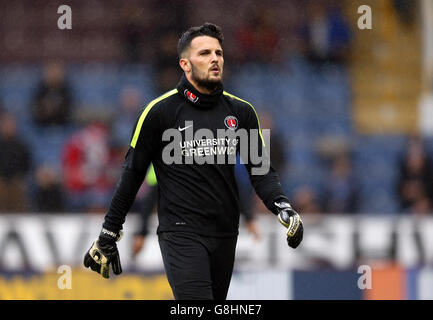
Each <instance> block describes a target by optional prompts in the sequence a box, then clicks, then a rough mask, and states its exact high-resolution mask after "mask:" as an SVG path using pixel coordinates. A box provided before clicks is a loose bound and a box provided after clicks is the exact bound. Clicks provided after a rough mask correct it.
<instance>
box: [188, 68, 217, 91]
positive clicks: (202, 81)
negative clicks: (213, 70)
mask: <svg viewBox="0 0 433 320" xmlns="http://www.w3.org/2000/svg"><path fill="white" fill-rule="evenodd" d="M220 74H221V77H220V78H219V79H209V77H206V76H205V75H203V76H201V75H200V74H199V72H197V69H196V68H195V67H194V65H193V64H192V63H191V77H192V78H193V79H194V81H195V82H196V83H197V85H199V86H200V87H203V88H206V89H208V90H209V91H213V90H215V89H216V88H217V87H218V86H219V85H220V84H222V71H221V70H220Z"/></svg>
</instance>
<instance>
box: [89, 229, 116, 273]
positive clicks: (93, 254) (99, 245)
mask: <svg viewBox="0 0 433 320" xmlns="http://www.w3.org/2000/svg"><path fill="white" fill-rule="evenodd" d="M107 231H108V230H105V229H102V231H101V234H100V235H99V238H98V239H97V240H95V241H94V242H93V244H92V246H91V247H90V249H89V250H88V251H87V253H86V255H85V256H84V266H85V267H86V268H89V267H90V269H92V270H93V271H95V272H97V273H99V274H101V275H102V277H104V278H107V279H108V278H109V277H110V265H111V267H112V268H113V272H114V274H121V273H122V266H121V264H120V256H119V251H118V250H117V245H116V241H119V240H120V238H121V237H122V234H121V233H120V234H119V235H117V234H114V233H112V232H111V231H108V232H107Z"/></svg>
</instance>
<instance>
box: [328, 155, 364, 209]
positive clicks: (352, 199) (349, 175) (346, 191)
mask: <svg viewBox="0 0 433 320" xmlns="http://www.w3.org/2000/svg"><path fill="white" fill-rule="evenodd" d="M358 203H359V189H358V186H357V182H356V179H355V177H354V175H353V172H352V164H351V161H350V158H349V156H348V155H338V156H336V157H335V158H334V159H333V161H332V170H331V173H330V176H329V177H328V178H327V179H326V185H325V192H324V210H325V211H326V212H328V213H356V212H357V211H358Z"/></svg>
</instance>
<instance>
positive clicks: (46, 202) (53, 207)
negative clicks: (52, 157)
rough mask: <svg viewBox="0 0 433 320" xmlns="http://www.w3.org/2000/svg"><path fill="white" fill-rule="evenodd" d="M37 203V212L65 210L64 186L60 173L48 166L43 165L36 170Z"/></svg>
mask: <svg viewBox="0 0 433 320" xmlns="http://www.w3.org/2000/svg"><path fill="white" fill-rule="evenodd" d="M35 204H36V211H37V212H62V211H64V210H65V199H64V193H63V187H62V185H61V182H60V179H59V175H58V174H57V173H56V171H55V170H53V169H52V168H50V167H48V166H41V167H39V168H37V170H36V190H35Z"/></svg>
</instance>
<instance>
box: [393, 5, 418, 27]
mask: <svg viewBox="0 0 433 320" xmlns="http://www.w3.org/2000/svg"><path fill="white" fill-rule="evenodd" d="M392 4H393V6H394V9H395V11H396V12H397V15H398V17H399V19H400V21H401V22H402V23H403V25H405V26H412V25H413V23H414V21H415V15H416V9H417V1H413V0H392Z"/></svg>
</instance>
